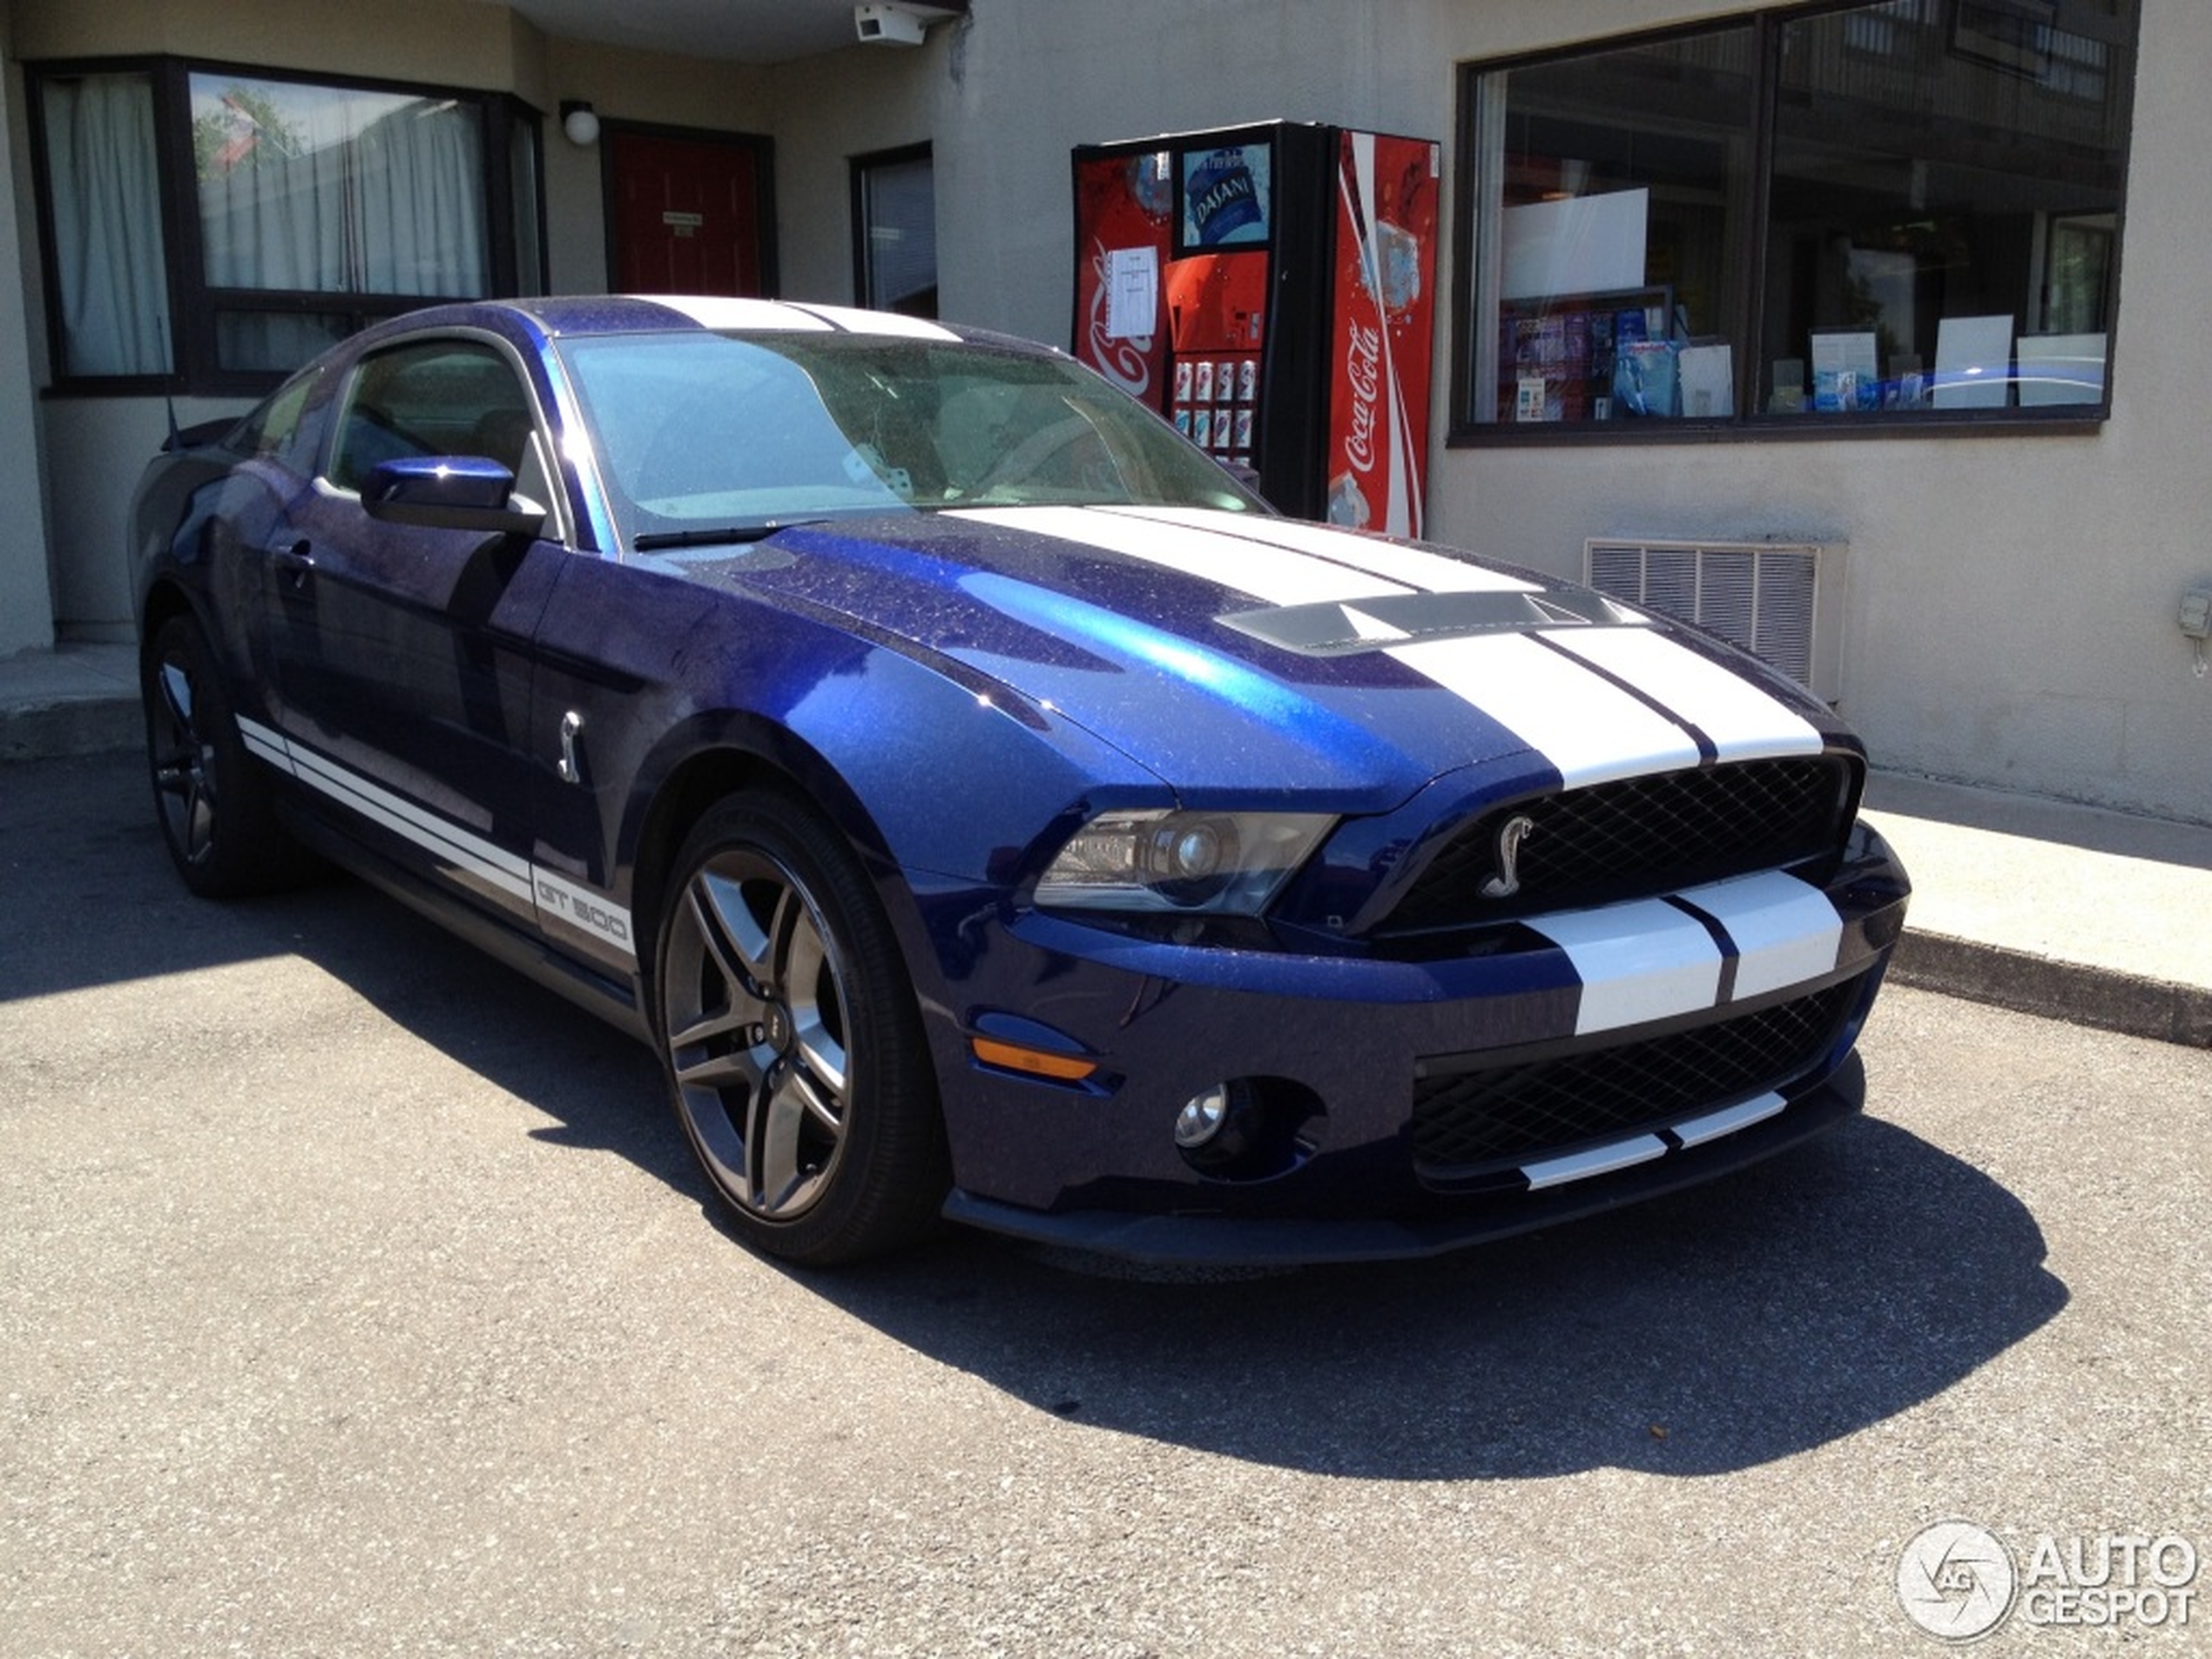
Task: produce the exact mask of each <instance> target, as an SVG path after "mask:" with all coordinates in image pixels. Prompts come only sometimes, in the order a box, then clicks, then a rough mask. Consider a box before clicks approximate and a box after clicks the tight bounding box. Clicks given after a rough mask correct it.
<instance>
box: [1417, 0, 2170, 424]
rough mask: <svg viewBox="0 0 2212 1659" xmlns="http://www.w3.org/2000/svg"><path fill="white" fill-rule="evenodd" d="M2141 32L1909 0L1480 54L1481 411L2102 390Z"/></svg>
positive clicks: (1470, 114) (1475, 338)
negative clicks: (1513, 57) (1487, 57)
mask: <svg viewBox="0 0 2212 1659" xmlns="http://www.w3.org/2000/svg"><path fill="white" fill-rule="evenodd" d="M2135 35H2136V0H1885V3H1881V4H1875V5H1858V6H1851V7H1846V8H1838V7H1835V6H1832V5H1824V6H1822V7H1819V8H1817V9H1815V8H1811V7H1798V8H1790V9H1784V10H1774V11H1769V12H1762V13H1759V14H1757V16H1754V17H1748V18H1740V19H1732V20H1730V21H1727V22H1725V23H1723V24H1716V25H1713V26H1709V27H1703V28H1699V29H1696V30H1687V31H1682V32H1676V33H1670V34H1668V35H1664V36H1657V37H1642V38H1637V39H1633V40H1626V41H1622V42H1619V43H1613V44H1605V45H1602V46H1601V47H1599V48H1597V49H1595V50H1583V51H1576V52H1575V53H1572V54H1569V55H1560V56H1554V57H1544V58H1536V59H1527V60H1521V61H1516V62H1514V63H1509V64H1476V65H1473V66H1471V67H1469V68H1468V69H1467V71H1465V72H1464V77H1463V80H1462V84H1461V112H1462V132H1463V134H1464V138H1463V144H1462V161H1463V176H1464V177H1467V178H1468V179H1471V180H1472V193H1473V202H1472V211H1471V212H1468V213H1467V214H1464V215H1463V217H1462V222H1463V223H1466V224H1469V225H1471V226H1472V227H1473V228H1472V235H1471V239H1470V241H1469V243H1468V245H1467V246H1462V248H1461V250H1460V255H1461V259H1462V261H1463V268H1464V269H1465V270H1466V271H1467V273H1468V274H1469V281H1468V287H1469V290H1470V310H1469V317H1470V326H1469V327H1467V331H1466V333H1465V335H1464V336H1463V346H1464V349H1463V350H1462V351H1461V353H1460V361H1459V363H1458V365H1457V368H1458V374H1459V377H1460V386H1459V390H1458V393H1457V394H1456V395H1455V399H1454V405H1455V408H1456V410H1457V412H1458V414H1459V415H1460V421H1459V422H1458V423H1457V427H1456V429H1455V433H1454V435H1455V436H1457V437H1460V438H1462V439H1464V438H1469V437H1473V436H1476V435H1488V436H1493V437H1501V436H1505V435H1516V436H1526V435H1531V430H1530V429H1532V428H1533V429H1534V430H1536V431H1540V432H1541V433H1542V434H1544V435H1560V434H1561V433H1563V432H1566V431H1569V430H1573V431H1577V432H1581V433H1584V434H1587V435H1602V436H1618V435H1625V434H1626V433H1627V432H1629V431H1631V430H1635V431H1642V432H1646V433H1656V432H1663V431H1686V430H1691V429H1696V428H1703V429H1705V430H1707V431H1708V432H1710V430H1711V429H1712V428H1723V429H1729V428H1761V429H1771V428H1777V427H1781V426H1784V425H1788V426H1793V427H1797V428H1799V429H1803V428H1804V427H1805V426H1806V425H1807V424H1808V423H1817V425H1818V427H1819V428H1820V429H1824V430H1830V431H1833V430H1838V429H1843V428H1852V427H1858V428H1868V427H1879V428H1885V429H1895V428H1898V427H1899V426H1913V425H1921V426H1926V427H1929V428H1938V429H1939V428H1944V427H1946V426H1949V425H1952V424H1955V423H1958V422H1960V421H1976V422H1978V421H1987V420H1991V419H1998V420H2007V421H2036V420H2039V419H2051V418H2057V419H2061V420H2066V419H2079V418H2080V417H2083V416H2089V417H2093V418H2094V417H2098V416H2101V415H2103V414H2105V413H2106V412H2107V411H2108V409H2109V408H2110V401H2109V395H2108V390H2107V385H2108V376H2107V366H2108V364H2109V361H2110V352H2109V342H2110V340H2111V335H2112V327H2113V320H2114V247H2115V245H2116V241H2117V234H2118V229H2119V225H2120V217H2121V199H2122V195H2123V189H2124V184H2125V156H2126V140H2127V132H2128V99H2129V97H2130V93H2131V89H2132V85H2133V81H2134V73H2133V66H2134V49H2135Z"/></svg>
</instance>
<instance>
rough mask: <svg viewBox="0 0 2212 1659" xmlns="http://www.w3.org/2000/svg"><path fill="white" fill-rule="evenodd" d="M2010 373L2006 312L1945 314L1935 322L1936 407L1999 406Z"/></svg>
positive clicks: (2009, 322) (2010, 341)
mask: <svg viewBox="0 0 2212 1659" xmlns="http://www.w3.org/2000/svg"><path fill="white" fill-rule="evenodd" d="M2012 377H2013V320H2012V318H2011V317H2010V316H2009V315H2006V316H2000V317H1946V318H1945V319H1943V320H1942V321H1940V322H1939V323H1938V324H1936V377H1935V406H1936V408H1939V409H2001V408H2004V407H2005V403H2006V395H2007V393H2008V392H2009V391H2010V389H2011V384H2012Z"/></svg>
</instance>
